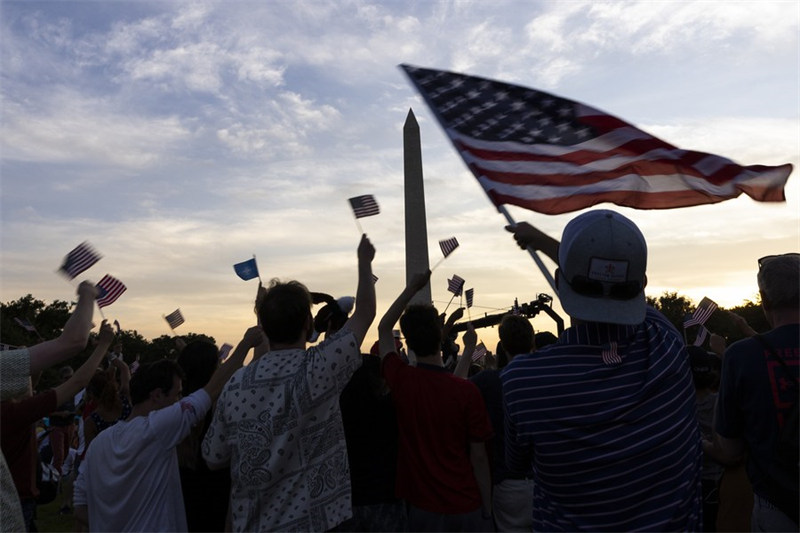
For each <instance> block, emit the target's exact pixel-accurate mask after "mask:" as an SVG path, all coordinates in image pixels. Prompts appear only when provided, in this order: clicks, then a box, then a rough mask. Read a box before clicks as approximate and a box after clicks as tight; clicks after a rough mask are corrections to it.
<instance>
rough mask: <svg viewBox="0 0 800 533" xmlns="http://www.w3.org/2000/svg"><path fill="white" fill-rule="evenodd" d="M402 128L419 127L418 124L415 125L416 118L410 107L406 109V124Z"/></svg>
mask: <svg viewBox="0 0 800 533" xmlns="http://www.w3.org/2000/svg"><path fill="white" fill-rule="evenodd" d="M403 127H404V128H408V127H419V124H417V117H415V116H414V110H413V109H412V108H410V107H409V108H408V115H406V122H405V125H404V126H403Z"/></svg>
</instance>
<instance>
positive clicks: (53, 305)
mask: <svg viewBox="0 0 800 533" xmlns="http://www.w3.org/2000/svg"><path fill="white" fill-rule="evenodd" d="M647 302H648V304H650V305H652V306H653V307H655V308H656V309H658V310H659V311H661V312H662V313H663V314H664V315H665V316H666V317H667V318H668V319H669V321H670V322H672V324H674V325H675V327H676V328H677V329H678V331H683V321H684V318H685V317H686V316H687V315H688V314H690V313H691V312H692V311H693V310H694V308H695V303H694V302H692V301H691V300H690V299H689V298H687V297H685V296H682V295H680V294H678V293H677V292H665V293H664V294H662V295H661V296H659V297H658V298H653V297H648V298H647ZM74 305H75V302H66V301H63V300H55V301H53V302H50V303H46V302H44V301H42V300H39V299H36V298H34V297H33V295H31V294H27V295H25V296H23V297H22V298H19V299H17V300H13V301H10V302H7V303H0V343H2V344H7V345H11V346H31V345H33V344H36V343H38V342H41V340H42V339H44V340H47V339H53V338H55V337H57V336H58V335H59V334H60V333H61V329H62V327H63V326H64V324H65V323H66V321H67V318H69V315H70V313H71V310H72V308H73V306H74ZM725 311H731V312H733V313H736V314H738V315H740V316H742V317H743V318H744V319H745V320H746V321H747V322H748V323H749V324H750V326H751V327H752V328H753V329H755V330H756V331H758V332H764V331H767V330H769V329H770V328H769V324H768V323H767V321H766V318H765V317H764V313H763V312H762V310H761V305H760V302H751V301H749V300H747V301H745V302H743V303H742V304H741V305H739V306H736V307H733V308H730V309H723V308H720V309H719V310H717V311H716V312H714V314H713V315H711V317H710V318H709V319H708V322H706V328H707V329H708V330H710V331H711V332H713V333H716V334H718V335H722V336H723V337H725V339H726V340H727V342H728V344H731V343H733V342H735V341H737V340H740V339H742V338H743V337H744V334H743V333H742V332H741V331H740V330H739V329H738V328H737V327H736V325H735V324H734V323H733V321H731V319H730V318H729V317H728V315H727V313H726V312H725ZM15 319H20V320H27V321H28V322H30V323H31V324H32V325H33V326H34V327H35V328H36V331H37V332H38V335H37V334H36V333H34V332H31V331H28V330H26V329H25V328H23V327H22V326H21V325H19V324H18V323H17V322H16V321H15ZM181 338H182V339H183V340H184V341H185V342H187V343H189V342H192V341H195V340H205V341H208V342H211V343H214V344H216V341H215V340H214V338H213V337H209V336H208V335H204V334H200V333H186V334H185V335H181ZM95 340H96V335H95V334H94V333H92V334H91V336H90V340H89V344H88V346H87V347H86V349H85V350H84V351H83V353H81V354H79V355H77V356H75V357H74V358H73V359H71V360H69V361H68V362H67V363H66V364H68V365H69V366H71V367H72V368H77V367H79V366H80V365H81V363H82V362H83V361H84V360H85V359H86V357H87V356H88V355H89V353H91V351H92V350H93V348H94V344H95ZM692 340H694V339H689V341H690V342H691V341H692ZM706 342H707V341H706ZM117 343H119V344H120V345H121V346H122V353H123V357H124V359H125V362H126V363H128V364H129V365H130V364H132V363H133V362H134V360H135V359H136V358H137V356H138V357H139V361H140V364H144V363H149V362H152V361H156V360H158V359H163V358H165V357H167V358H168V357H174V356H175V355H176V346H175V338H174V337H171V336H169V335H161V336H160V337H156V338H155V339H150V340H148V339H145V338H144V336H142V335H141V334H140V333H139V332H138V331H136V330H135V329H120V332H119V334H118V335H117V338H116V340H115V344H117ZM57 384H58V368H49V369H47V370H46V371H45V372H44V373H43V374H42V377H41V379H40V380H39V385H38V387H37V388H39V389H45V388H48V387H53V386H55V385H57Z"/></svg>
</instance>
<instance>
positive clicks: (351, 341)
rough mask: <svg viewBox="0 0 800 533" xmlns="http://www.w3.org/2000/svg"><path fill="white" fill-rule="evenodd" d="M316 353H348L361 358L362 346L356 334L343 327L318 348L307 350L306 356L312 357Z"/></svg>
mask: <svg viewBox="0 0 800 533" xmlns="http://www.w3.org/2000/svg"><path fill="white" fill-rule="evenodd" d="M315 352H322V353H337V354H338V353H345V352H347V353H349V354H355V355H357V356H360V355H361V346H360V345H359V343H358V340H357V339H356V335H355V333H353V332H352V331H350V329H349V328H347V327H343V328H342V329H340V330H339V331H337V332H336V333H334V334H333V335H331V336H330V337H325V339H324V340H323V341H322V342H321V343H319V344H317V345H316V346H311V347H310V348H307V349H306V355H312V354H313V353H315Z"/></svg>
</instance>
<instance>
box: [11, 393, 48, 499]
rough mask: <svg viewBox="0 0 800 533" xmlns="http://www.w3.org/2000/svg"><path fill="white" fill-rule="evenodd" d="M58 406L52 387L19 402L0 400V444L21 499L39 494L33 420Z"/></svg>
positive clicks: (37, 455) (34, 421)
mask: <svg viewBox="0 0 800 533" xmlns="http://www.w3.org/2000/svg"><path fill="white" fill-rule="evenodd" d="M57 407H58V405H57V404H56V391H55V389H50V390H47V391H45V392H42V393H41V394H36V395H35V396H32V397H31V398H26V399H24V400H21V401H18V402H12V401H6V402H2V403H0V447H2V449H3V455H4V456H5V458H6V462H7V463H8V469H9V470H10V471H11V477H12V478H13V479H14V485H15V486H16V487H17V492H18V493H19V498H20V500H26V499H30V498H35V497H36V496H38V495H39V490H38V489H37V488H36V461H37V460H38V457H39V454H38V450H37V447H36V426H35V423H36V421H37V420H39V419H40V418H43V417H45V416H47V415H48V414H50V413H52V412H53V411H55V410H56V408H57Z"/></svg>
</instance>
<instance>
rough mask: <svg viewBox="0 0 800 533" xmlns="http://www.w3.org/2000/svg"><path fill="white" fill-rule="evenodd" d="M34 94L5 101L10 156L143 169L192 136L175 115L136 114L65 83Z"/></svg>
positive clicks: (7, 155)
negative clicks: (82, 92) (125, 111)
mask: <svg viewBox="0 0 800 533" xmlns="http://www.w3.org/2000/svg"><path fill="white" fill-rule="evenodd" d="M31 96H33V97H34V98H33V99H32V98H28V99H25V100H15V101H12V100H10V99H8V100H6V102H5V104H4V109H3V125H2V130H1V131H2V136H3V144H4V150H3V151H4V153H3V157H4V158H5V159H7V160H18V161H38V162H75V161H92V162H94V163H95V164H100V165H113V166H120V167H126V168H143V167H146V166H149V165H152V164H154V163H155V162H156V161H158V160H159V159H160V158H162V157H164V155H165V154H167V153H168V152H169V151H170V150H171V149H174V147H175V146H176V145H178V144H179V143H181V142H183V141H185V140H187V139H188V138H189V137H190V136H191V132H190V131H189V130H188V129H187V128H186V127H185V126H184V125H183V124H181V122H180V120H178V118H176V117H174V116H164V117H147V116H143V115H138V116H132V115H129V114H127V113H124V112H122V111H121V110H120V109H119V108H118V107H117V105H116V102H114V101H113V100H112V99H106V98H91V97H86V96H84V95H82V94H80V93H79V92H77V91H75V90H74V89H71V88H67V87H56V88H55V90H53V91H52V92H51V93H50V94H48V95H46V97H45V95H42V94H39V95H36V94H34V95H31ZM37 96H38V97H41V98H42V99H41V100H39V99H38V98H36V97H37Z"/></svg>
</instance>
